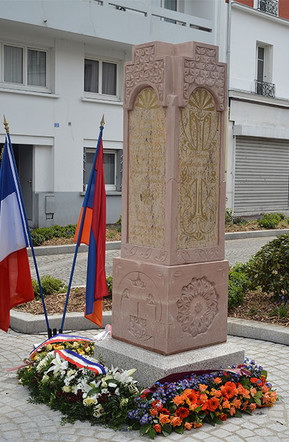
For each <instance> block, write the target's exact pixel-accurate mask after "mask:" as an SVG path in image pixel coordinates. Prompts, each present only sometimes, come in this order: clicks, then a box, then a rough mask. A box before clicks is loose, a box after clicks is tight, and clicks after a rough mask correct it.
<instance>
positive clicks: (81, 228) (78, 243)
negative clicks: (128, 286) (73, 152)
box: [59, 115, 105, 333]
mask: <svg viewBox="0 0 289 442" xmlns="http://www.w3.org/2000/svg"><path fill="white" fill-rule="evenodd" d="M104 124H105V123H104V115H103V116H102V119H101V122H100V128H99V135H98V140H97V148H96V153H95V156H94V161H93V165H92V169H93V168H94V166H95V162H96V158H97V150H98V148H99V144H100V140H101V138H102V132H103V129H104ZM90 188H91V180H89V182H88V185H87V189H86V194H85V197H86V195H89V192H90ZM86 207H87V206H86V204H85V205H84V206H83V211H82V216H81V221H80V225H79V230H78V235H77V241H76V245H75V251H74V256H73V261H72V267H71V272H70V277H69V282H68V286H67V293H66V299H65V304H64V309H63V316H62V321H61V325H60V329H59V333H63V328H64V322H65V317H66V312H67V306H68V301H69V295H70V290H71V285H72V279H73V275H74V270H75V265H76V258H77V254H78V249H79V245H80V239H81V235H82V230H83V224H84V219H85V214H86Z"/></svg>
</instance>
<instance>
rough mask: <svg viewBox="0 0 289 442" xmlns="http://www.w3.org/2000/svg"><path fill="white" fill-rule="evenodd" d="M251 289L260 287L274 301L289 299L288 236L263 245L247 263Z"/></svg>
mask: <svg viewBox="0 0 289 442" xmlns="http://www.w3.org/2000/svg"><path fill="white" fill-rule="evenodd" d="M246 274H247V275H248V277H249V279H250V284H251V288H253V287H257V286H260V287H261V289H262V291H263V292H266V293H272V294H273V295H274V298H275V300H276V301H282V300H283V299H285V300H288V299H289V234H284V235H280V236H278V237H277V238H276V239H273V241H270V242H269V243H268V244H265V245H264V246H263V247H262V248H261V249H260V250H259V251H258V252H257V253H256V254H255V255H254V256H253V258H251V259H250V261H249V262H248V263H247V268H246Z"/></svg>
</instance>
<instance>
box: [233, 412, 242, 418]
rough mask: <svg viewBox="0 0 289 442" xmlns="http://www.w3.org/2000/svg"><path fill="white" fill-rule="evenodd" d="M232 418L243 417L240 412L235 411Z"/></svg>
mask: <svg viewBox="0 0 289 442" xmlns="http://www.w3.org/2000/svg"><path fill="white" fill-rule="evenodd" d="M233 417H243V416H242V413H241V411H239V410H237V411H236V413H235V414H234V415H233Z"/></svg>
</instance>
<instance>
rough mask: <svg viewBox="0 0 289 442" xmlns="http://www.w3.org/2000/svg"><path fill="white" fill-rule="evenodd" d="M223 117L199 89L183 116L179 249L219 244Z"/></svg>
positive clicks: (180, 143)
mask: <svg viewBox="0 0 289 442" xmlns="http://www.w3.org/2000/svg"><path fill="white" fill-rule="evenodd" d="M219 168H220V115H219V113H218V112H217V110H216V104H215V100H214V97H213V95H212V94H211V93H210V92H209V91H208V90H207V89H204V88H198V89H195V90H194V92H193V93H192V94H191V96H190V98H189V101H188V104H187V105H186V107H185V108H183V109H182V110H181V114H180V139H179V180H178V182H179V192H178V195H179V199H178V249H188V248H199V247H204V246H205V247H212V246H216V245H217V244H218V206H219Z"/></svg>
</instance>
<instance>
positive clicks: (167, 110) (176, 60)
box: [100, 42, 243, 371]
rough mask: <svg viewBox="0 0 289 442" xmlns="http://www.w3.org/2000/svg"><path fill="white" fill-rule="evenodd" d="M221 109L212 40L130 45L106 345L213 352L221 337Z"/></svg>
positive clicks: (222, 80)
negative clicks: (118, 236) (118, 238)
mask: <svg viewBox="0 0 289 442" xmlns="http://www.w3.org/2000/svg"><path fill="white" fill-rule="evenodd" d="M225 110H226V65H225V64H223V63H220V62H219V61H218V48H217V47H216V46H211V45H207V44H203V43H196V42H190V43H184V44H177V45H173V44H168V43H162V42H153V43H147V44H143V45H139V46H136V47H135V48H134V50H133V60H132V62H131V63H127V64H126V69H125V94H124V171H123V187H122V192H123V193H122V201H123V211H122V213H123V215H122V246H121V257H120V258H116V259H115V260H114V266H113V306H112V332H113V338H114V339H112V341H113V342H110V344H109V345H108V346H110V347H111V346H112V347H116V346H117V345H118V346H119V345H120V344H121V343H120V341H123V342H125V343H128V344H131V345H129V346H128V347H125V348H126V349H124V348H122V350H121V351H122V353H123V352H130V353H134V352H135V351H136V349H139V348H143V349H146V350H149V352H147V353H146V355H147V356H145V354H144V353H142V356H141V357H145V358H149V357H151V355H152V354H153V353H160V354H162V355H173V354H179V353H181V352H186V353H182V354H186V355H187V356H189V354H191V353H192V351H194V350H195V349H199V348H202V352H201V353H203V354H204V351H203V350H205V349H204V347H208V346H211V347H210V349H209V350H205V352H206V353H207V354H209V353H211V354H212V352H213V353H214V351H217V347H218V348H219V349H220V346H217V345H216V344H220V343H224V342H226V339H227V288H228V262H227V261H226V260H225V259H224V214H225V182H224V121H225V118H226V114H225ZM122 345H124V344H122ZM222 345H223V346H224V344H222ZM212 346H214V347H212ZM100 351H101V350H100ZM217 353H218V351H217ZM220 353H222V351H220ZM225 353H226V355H227V356H228V355H231V359H230V356H229V359H228V357H227V359H228V360H227V359H226V362H228V363H236V362H241V361H242V357H243V352H233V353H232V352H231V350H230V351H228V348H226V350H225V352H224V354H225ZM194 354H195V355H196V354H197V353H196V352H195V353H194ZM148 355H150V356H148ZM104 357H105V358H106V357H107V355H104ZM220 357H221V356H220ZM154 359H156V358H155V357H154ZM204 359H206V358H204ZM166 361H168V359H167V360H166ZM176 361H177V359H176ZM219 362H220V364H219V365H218V367H220V366H221V365H222V362H223V361H222V360H221V359H220V361H219ZM214 364H216V361H215V362H214ZM131 366H132V365H131ZM207 366H208V365H207ZM198 367H199V368H200V365H199V366H198ZM215 367H216V365H215ZM174 368H176V367H174ZM201 368H204V367H201ZM171 371H172V370H171ZM176 371H180V369H177V370H176Z"/></svg>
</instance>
